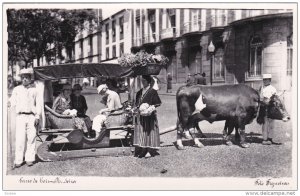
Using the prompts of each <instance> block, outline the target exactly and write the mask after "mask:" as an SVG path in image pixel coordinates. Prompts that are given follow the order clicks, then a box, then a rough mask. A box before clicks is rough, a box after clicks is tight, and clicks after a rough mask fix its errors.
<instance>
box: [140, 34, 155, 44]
mask: <svg viewBox="0 0 300 196" xmlns="http://www.w3.org/2000/svg"><path fill="white" fill-rule="evenodd" d="M153 42H156V36H155V33H152V34H146V35H145V36H144V37H143V44H147V43H153Z"/></svg>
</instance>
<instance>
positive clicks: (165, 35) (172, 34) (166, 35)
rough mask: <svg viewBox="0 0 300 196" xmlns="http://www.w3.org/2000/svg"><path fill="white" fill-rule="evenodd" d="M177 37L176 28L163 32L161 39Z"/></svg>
mask: <svg viewBox="0 0 300 196" xmlns="http://www.w3.org/2000/svg"><path fill="white" fill-rule="evenodd" d="M175 35H176V27H170V28H167V29H163V30H162V31H161V39H168V38H174V37H175Z"/></svg>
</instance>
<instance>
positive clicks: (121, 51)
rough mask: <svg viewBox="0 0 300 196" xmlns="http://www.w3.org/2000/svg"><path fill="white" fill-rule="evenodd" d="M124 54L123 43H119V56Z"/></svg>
mask: <svg viewBox="0 0 300 196" xmlns="http://www.w3.org/2000/svg"><path fill="white" fill-rule="evenodd" d="M123 54H124V43H120V56H122V55H123Z"/></svg>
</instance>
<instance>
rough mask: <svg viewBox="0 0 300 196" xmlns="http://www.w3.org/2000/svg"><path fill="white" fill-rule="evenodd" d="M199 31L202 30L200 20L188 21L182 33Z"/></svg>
mask: <svg viewBox="0 0 300 196" xmlns="http://www.w3.org/2000/svg"><path fill="white" fill-rule="evenodd" d="M197 31H200V25H199V21H194V22H186V23H184V24H183V29H182V32H181V34H187V33H191V32H197Z"/></svg>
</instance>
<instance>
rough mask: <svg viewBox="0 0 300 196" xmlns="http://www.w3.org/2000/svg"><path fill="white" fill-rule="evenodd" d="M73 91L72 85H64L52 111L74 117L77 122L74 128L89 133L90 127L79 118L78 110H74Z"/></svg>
mask: <svg viewBox="0 0 300 196" xmlns="http://www.w3.org/2000/svg"><path fill="white" fill-rule="evenodd" d="M71 90H72V89H71V85H70V84H64V85H63V87H62V90H61V93H60V94H59V95H58V97H56V99H55V100H54V103H53V107H52V109H53V110H54V111H55V112H57V113H59V114H63V115H70V116H73V117H74V120H75V124H74V126H75V127H76V128H77V129H82V130H83V132H85V133H88V130H89V128H88V125H86V123H85V121H84V119H81V118H79V117H77V110H76V109H73V108H72V106H71V97H70V95H71V92H72V91H71Z"/></svg>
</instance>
